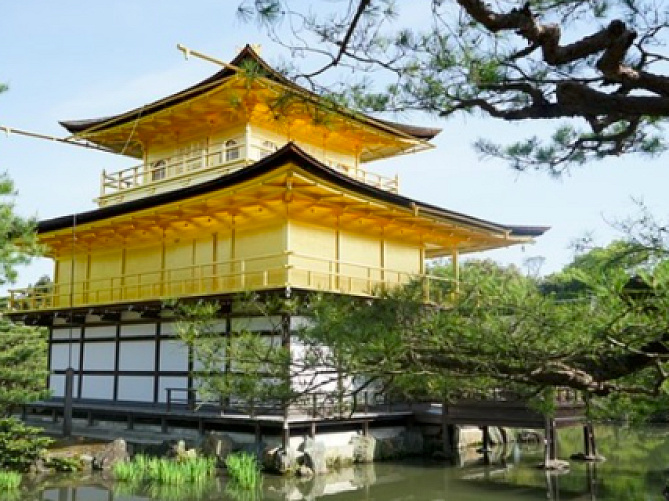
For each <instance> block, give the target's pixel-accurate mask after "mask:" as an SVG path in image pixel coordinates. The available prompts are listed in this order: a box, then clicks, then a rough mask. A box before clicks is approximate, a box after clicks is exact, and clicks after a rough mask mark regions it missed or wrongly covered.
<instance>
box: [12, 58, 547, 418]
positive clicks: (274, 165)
mask: <svg viewBox="0 0 669 501" xmlns="http://www.w3.org/2000/svg"><path fill="white" fill-rule="evenodd" d="M63 125H64V126H65V128H67V129H68V131H70V132H71V133H72V134H73V135H74V136H75V137H77V138H80V139H85V140H87V141H90V142H92V143H95V144H97V145H99V146H101V147H104V148H107V149H109V150H110V151H113V152H116V153H119V154H122V155H126V156H128V157H133V158H136V159H137V160H138V165H136V166H134V167H129V168H127V169H124V170H122V171H119V172H103V173H102V178H101V192H100V196H99V198H98V199H97V203H98V205H99V207H98V208H97V209H94V210H91V211H89V212H85V213H81V214H75V215H68V216H63V217H59V218H56V219H51V220H47V221H42V222H41V223H40V224H39V234H40V239H41V241H42V242H43V243H44V244H46V245H47V246H48V249H49V251H48V255H49V256H50V257H51V258H52V259H53V260H54V262H55V268H54V284H53V287H52V288H50V289H49V290H47V291H42V292H38V291H30V292H29V293H28V294H26V291H25V290H23V291H14V292H13V300H12V303H11V308H12V312H11V315H12V316H13V317H14V318H23V319H25V320H26V321H28V322H31V323H39V324H42V325H47V326H49V328H50V332H51V336H50V339H51V352H50V364H51V365H50V368H51V371H52V376H51V381H50V385H51V388H52V390H53V392H54V396H55V397H62V396H63V392H64V371H65V369H66V367H67V366H68V365H69V364H70V363H71V364H72V366H73V368H74V370H75V385H74V397H75V401H77V400H78V401H79V402H80V404H81V405H83V404H84V403H85V402H92V403H110V402H116V403H123V402H126V403H127V402H133V403H144V404H152V405H153V404H160V403H164V402H165V401H166V398H167V393H168V388H175V389H180V390H186V389H190V388H191V387H192V379H191V374H190V371H191V370H192V369H193V365H192V364H193V362H192V360H191V359H190V357H189V354H188V350H187V348H186V347H185V346H184V345H183V344H182V343H180V342H179V341H178V340H177V339H175V337H174V328H173V324H172V323H171V322H170V321H169V317H167V316H166V315H165V312H164V311H163V308H162V305H163V302H164V301H165V300H166V299H171V298H211V299H216V300H220V301H222V303H224V304H227V303H226V301H228V300H229V298H230V297H231V295H232V294H235V293H238V292H240V291H248V290H252V291H280V292H282V293H292V294H296V293H301V292H303V291H327V292H332V293H339V294H351V295H357V296H368V295H372V294H373V293H374V291H375V290H378V288H380V287H392V286H396V285H399V284H403V283H406V282H408V281H409V280H412V279H414V278H419V279H421V280H423V281H425V282H426V283H427V282H429V281H430V280H436V279H433V278H431V277H429V276H427V275H425V261H426V259H428V258H433V257H440V256H448V257H453V258H454V259H453V260H454V262H456V263H457V256H458V255H460V254H462V253H468V252H474V251H480V250H485V249H493V248H498V247H504V246H508V245H512V244H516V243H521V242H527V241H530V240H531V239H532V238H533V237H536V236H538V235H541V234H542V233H543V232H544V231H545V228H536V227H522V226H505V225H501V224H496V223H492V222H489V221H484V220H481V219H477V218H474V217H471V216H468V215H465V214H459V213H456V212H452V211H448V210H445V209H441V208H439V207H434V206H431V205H428V204H425V203H422V202H419V201H416V200H411V199H409V198H406V197H404V196H401V195H399V194H398V180H397V178H386V177H384V176H381V175H377V174H374V173H372V172H370V171H368V170H366V169H365V168H363V165H365V164H366V163H367V162H370V161H372V160H378V159H382V158H386V157H391V156H394V155H399V154H403V153H412V152H418V151H420V150H424V149H427V148H430V147H431V145H430V144H429V142H428V141H429V140H430V139H431V138H432V137H434V136H435V135H436V134H437V133H438V131H437V130H434V129H426V128H421V127H414V126H408V125H402V124H396V123H391V122H387V121H382V120H377V119H374V118H371V117H369V116H366V115H362V114H358V113H353V112H351V111H348V110H346V109H341V108H339V107H337V106H335V105H333V104H331V103H330V102H329V101H326V100H322V99H320V98H319V97H317V96H315V95H314V94H311V93H309V92H307V91H305V90H303V89H301V88H298V87H296V86H295V85H294V84H292V83H291V82H289V81H287V80H285V79H284V78H283V77H282V76H281V75H279V74H278V73H276V72H275V71H273V70H272V69H271V68H270V67H269V66H268V65H267V64H266V63H265V62H264V61H263V60H262V59H260V58H259V57H258V56H257V54H255V53H254V52H253V50H252V49H251V48H250V47H246V48H245V49H244V50H242V52H241V53H240V54H239V55H238V56H237V57H236V58H235V59H234V60H233V61H232V63H231V64H230V65H226V66H225V69H223V70H221V71H219V72H218V73H216V74H215V75H213V76H212V77H210V78H208V79H206V80H204V81H202V82H200V83H198V84H196V85H194V86H192V87H190V88H188V89H186V90H183V91H181V92H179V93H177V94H174V95H172V96H169V97H166V98H164V99H161V100H159V101H156V102H154V103H151V104H147V105H145V106H142V107H141V108H138V109H135V110H132V111H128V112H125V113H121V114H119V115H116V116H113V117H106V118H103V119H96V120H83V121H70V122H63ZM425 290H426V292H429V290H430V287H425ZM21 298H23V299H21ZM427 299H430V298H427ZM226 314H227V317H226V318H225V319H223V320H222V322H221V331H222V332H223V333H230V332H234V331H235V330H237V329H239V328H243V327H245V326H249V325H250V326H251V328H252V329H253V330H256V331H259V332H266V331H269V330H270V329H269V328H268V325H267V322H268V320H267V319H261V318H258V319H248V318H237V317H235V315H234V312H230V311H226ZM298 321H299V319H283V322H282V325H283V326H284V332H282V333H281V335H280V339H278V340H277V342H282V343H284V344H285V343H290V329H291V326H293V327H294V326H295V325H296V323H297V322H298ZM189 360H190V361H189Z"/></svg>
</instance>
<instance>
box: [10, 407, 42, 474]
mask: <svg viewBox="0 0 669 501" xmlns="http://www.w3.org/2000/svg"><path fill="white" fill-rule="evenodd" d="M41 433H42V430H41V429H40V428H34V427H31V426H26V425H25V424H23V423H22V422H21V421H19V420H18V419H15V418H4V419H0V469H4V470H12V471H26V470H27V469H28V468H29V467H30V465H31V464H33V463H34V462H35V460H37V459H39V458H40V457H42V455H43V454H44V452H45V451H46V448H47V447H48V446H49V445H50V444H51V443H52V442H53V440H52V439H50V438H48V437H44V436H42V435H41Z"/></svg>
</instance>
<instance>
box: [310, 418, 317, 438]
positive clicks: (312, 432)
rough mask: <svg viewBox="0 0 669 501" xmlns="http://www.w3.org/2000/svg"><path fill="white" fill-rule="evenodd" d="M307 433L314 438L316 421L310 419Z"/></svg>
mask: <svg viewBox="0 0 669 501" xmlns="http://www.w3.org/2000/svg"><path fill="white" fill-rule="evenodd" d="M309 435H310V436H311V438H313V439H315V438H316V421H311V427H310V429H309Z"/></svg>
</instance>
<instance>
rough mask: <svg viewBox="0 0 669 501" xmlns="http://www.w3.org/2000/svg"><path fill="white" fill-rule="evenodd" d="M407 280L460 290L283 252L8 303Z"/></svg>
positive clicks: (59, 303)
mask: <svg viewBox="0 0 669 501" xmlns="http://www.w3.org/2000/svg"><path fill="white" fill-rule="evenodd" d="M409 283H414V284H416V286H417V287H420V288H421V291H422V294H423V298H424V300H425V301H426V302H434V303H440V302H443V301H445V300H447V299H448V298H449V295H450V294H451V293H453V292H454V291H455V290H456V288H455V285H456V284H454V283H453V282H452V281H450V280H448V279H444V278H441V277H434V276H430V275H416V274H412V273H406V272H403V271H396V270H388V269H384V268H378V267H372V266H365V265H360V264H356V263H347V262H343V261H333V260H326V259H321V258H318V257H313V256H308V255H304V254H298V253H294V252H284V253H281V254H274V255H267V256H259V257H253V258H248V259H235V260H230V261H221V262H212V263H208V264H202V265H194V266H184V267H181V268H172V269H166V270H157V271H148V272H144V273H135V274H126V275H122V276H115V277H109V278H97V279H91V280H84V281H75V282H74V283H73V284H72V283H57V284H53V285H50V286H48V287H31V288H25V289H12V290H10V291H9V293H10V297H9V305H8V306H9V311H10V312H20V311H38V310H52V309H53V310H55V309H60V310H62V309H66V308H69V307H87V306H96V305H107V304H115V303H126V302H133V301H150V300H165V299H170V298H178V297H188V296H206V295H216V294H227V293H234V292H243V291H250V290H254V291H257V290H267V289H276V288H283V287H294V288H302V289H307V290H314V291H324V292H336V293H342V294H351V295H358V296H374V295H377V294H378V293H379V291H381V290H384V289H390V288H393V287H398V286H400V285H405V284H409Z"/></svg>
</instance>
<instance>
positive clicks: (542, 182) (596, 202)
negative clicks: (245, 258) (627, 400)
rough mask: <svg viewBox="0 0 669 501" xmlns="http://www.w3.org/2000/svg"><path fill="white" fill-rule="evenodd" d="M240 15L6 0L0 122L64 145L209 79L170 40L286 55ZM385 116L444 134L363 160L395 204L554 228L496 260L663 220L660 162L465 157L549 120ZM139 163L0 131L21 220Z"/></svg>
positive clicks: (220, 52) (46, 268)
mask: <svg viewBox="0 0 669 501" xmlns="http://www.w3.org/2000/svg"><path fill="white" fill-rule="evenodd" d="M237 5H238V0H191V1H189V2H177V1H173V0H162V1H155V0H114V1H105V2H103V1H99V0H98V1H95V0H92V1H89V2H79V1H77V2H75V1H71V0H63V1H59V2H47V1H44V0H22V1H20V2H6V3H5V5H3V7H2V16H1V17H0V33H2V37H3V43H2V44H0V82H5V83H8V84H9V86H10V91H9V92H7V93H5V94H3V95H1V96H0V125H5V126H10V127H16V128H21V129H28V130H32V131H37V132H42V133H45V134H52V135H57V136H65V135H66V132H65V130H64V129H62V128H61V127H60V126H59V125H58V120H65V119H79V118H93V117H98V116H105V115H108V114H115V113H119V112H122V111H126V110H128V109H130V108H132V107H135V106H139V105H142V104H144V103H146V102H149V101H153V100H155V99H158V98H161V97H163V96H165V95H167V94H170V93H172V92H175V91H178V90H180V89H182V88H184V87H186V86H188V85H190V84H192V83H195V82H196V81H198V80H200V79H202V78H205V77H207V76H209V75H210V74H212V73H214V72H215V71H217V70H218V67H216V66H214V65H212V64H210V63H207V62H204V61H200V60H197V59H190V60H188V61H185V60H184V58H183V56H182V54H181V53H180V52H178V51H177V50H176V48H175V47H176V44H177V43H183V44H184V45H186V46H189V47H191V48H193V49H197V50H200V51H202V52H205V53H208V54H211V55H213V56H216V57H219V58H222V59H224V60H230V59H231V58H232V57H233V56H234V55H235V53H236V52H237V50H238V49H239V48H241V47H242V46H243V45H245V44H246V43H260V44H262V47H263V48H262V55H263V57H264V58H265V59H267V60H268V61H269V62H270V63H271V62H272V61H274V62H276V61H277V60H278V59H279V58H287V57H290V55H289V54H287V53H286V51H285V50H283V49H282V48H281V47H279V46H277V45H275V44H273V43H272V42H270V41H268V40H267V39H266V37H265V36H264V35H263V33H262V32H261V30H259V29H258V28H257V27H256V26H254V25H245V24H242V23H241V22H239V21H238V20H237V19H236V17H235V8H236V6H237ZM329 5H331V4H329ZM306 63H307V62H306V61H305V64H306ZM297 64H298V65H299V64H300V61H299V60H298V61H297ZM387 118H390V119H396V120H397V119H399V120H403V121H408V122H412V123H414V124H416V125H435V124H436V125H438V126H439V127H442V128H443V132H442V133H441V134H440V135H439V136H438V137H437V138H436V140H435V141H434V144H435V145H436V146H437V148H436V149H434V150H432V151H428V152H423V153H419V154H416V155H410V156H404V157H401V158H398V159H393V160H390V161H382V162H378V163H372V164H369V166H368V168H369V169H370V170H372V171H376V172H379V173H381V174H391V175H392V174H395V173H399V175H400V190H401V192H402V193H403V194H405V195H407V196H410V197H413V198H417V199H420V200H423V201H425V202H428V203H432V204H435V205H439V206H441V207H445V208H448V209H452V210H456V211H460V212H465V213H468V214H471V215H474V216H477V217H481V218H485V219H489V220H492V221H496V222H500V223H508V224H529V225H547V226H551V227H552V229H551V230H550V231H549V232H548V233H547V234H546V235H545V236H543V237H541V238H540V239H538V241H537V242H536V244H534V245H528V246H525V247H524V248H521V247H516V248H513V249H507V250H500V251H494V252H488V253H486V254H485V255H486V256H489V257H492V258H494V259H496V260H498V261H500V262H502V263H516V264H518V265H522V263H523V261H524V260H525V259H527V258H530V257H534V256H543V257H545V258H546V261H545V264H544V266H543V268H542V270H541V271H542V272H543V273H548V272H551V271H554V270H557V269H559V268H560V267H562V266H563V265H564V264H565V263H567V262H568V261H569V260H570V259H571V257H572V251H571V250H570V249H569V244H570V242H571V241H572V240H573V239H574V238H577V237H579V236H582V235H584V234H585V233H588V232H592V233H593V235H594V237H595V239H596V241H598V242H599V243H601V244H605V243H606V242H608V241H609V240H610V239H611V238H614V237H615V235H616V234H615V231H614V230H613V229H612V228H611V227H610V221H614V220H616V219H621V218H624V217H626V216H628V215H630V214H632V213H633V212H634V210H635V209H634V204H633V203H632V197H634V198H638V199H643V200H644V201H645V202H646V204H647V205H648V206H649V207H650V208H651V209H652V210H653V211H654V212H655V213H656V215H657V216H658V217H665V216H666V215H667V213H668V212H669V196H667V194H666V192H667V187H668V186H669V169H667V167H666V166H665V162H666V161H667V159H668V158H669V157H667V156H666V155H665V156H664V157H660V158H658V159H654V160H648V159H645V158H639V157H632V156H628V157H622V158H617V159H609V160H606V161H604V162H597V163H593V164H591V165H587V166H585V167H583V168H576V169H574V170H573V171H572V173H571V174H570V175H568V176H566V177H564V178H563V179H561V180H555V179H551V178H549V177H548V176H547V175H545V174H538V173H524V174H518V173H516V172H513V171H512V170H511V169H510V168H509V167H508V166H506V165H505V164H504V163H502V162H498V161H490V160H486V161H482V160H480V159H479V158H478V157H477V155H476V153H475V152H474V151H473V149H472V147H471V144H472V143H473V141H475V140H476V139H477V138H478V137H488V138H493V139H495V140H498V141H504V140H509V141H510V140H513V139H517V138H521V137H525V136H527V135H530V134H533V133H535V131H537V130H540V131H541V130H544V131H548V130H550V124H543V123H537V122H534V123H525V124H506V123H503V122H499V121H493V120H491V119H480V118H474V117H471V116H470V117H456V118H453V119H450V120H448V121H435V120H433V119H431V118H429V117H425V116H420V115H412V116H400V117H397V116H395V117H393V116H389V117H387ZM135 163H136V161H134V160H133V159H127V158H123V157H118V156H113V155H108V154H105V153H100V152H95V151H89V150H85V149H82V148H76V147H72V146H68V145H62V144H59V143H54V142H48V141H38V140H33V139H27V138H23V137H20V136H18V135H9V136H6V135H4V134H2V133H0V170H4V171H7V172H8V173H9V175H10V176H11V177H12V178H13V179H14V181H15V183H16V188H17V189H18V192H19V196H18V198H17V210H18V211H19V212H20V213H21V214H24V215H31V216H32V215H34V216H37V217H38V218H40V219H45V218H51V217H56V216H61V215H65V214H71V213H72V212H79V211H85V210H90V209H93V208H94V207H95V206H94V204H93V202H92V200H93V199H94V198H95V197H96V196H97V195H98V191H99V177H100V172H101V171H102V169H107V170H118V169H121V168H124V167H128V166H131V165H134V164H135ZM50 272H51V266H50V264H49V263H48V262H46V260H41V261H38V262H36V263H34V264H33V265H31V266H30V267H29V268H28V269H26V270H23V271H22V273H21V276H20V279H19V282H18V284H17V285H19V286H24V285H27V284H28V283H30V282H34V281H35V280H36V278H37V277H39V276H40V275H42V274H44V273H50Z"/></svg>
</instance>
